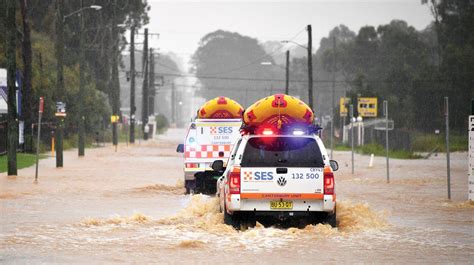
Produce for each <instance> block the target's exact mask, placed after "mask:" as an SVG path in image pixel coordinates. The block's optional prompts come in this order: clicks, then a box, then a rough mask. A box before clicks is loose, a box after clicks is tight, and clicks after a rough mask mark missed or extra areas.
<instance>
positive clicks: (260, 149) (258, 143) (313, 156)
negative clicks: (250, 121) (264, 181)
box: [241, 137, 324, 167]
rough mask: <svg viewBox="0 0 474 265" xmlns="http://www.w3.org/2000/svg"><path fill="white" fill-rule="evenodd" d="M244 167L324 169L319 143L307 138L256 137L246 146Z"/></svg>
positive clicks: (242, 164)
mask: <svg viewBox="0 0 474 265" xmlns="http://www.w3.org/2000/svg"><path fill="white" fill-rule="evenodd" d="M241 166H242V167H323V166H324V161H323V157H322V155H321V150H320V149H319V146H318V143H317V142H316V140H315V139H313V138H306V137H254V138H250V139H249V141H248V143H247V145H246V146H245V150H244V154H243V157H242V162H241Z"/></svg>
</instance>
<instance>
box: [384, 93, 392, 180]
mask: <svg viewBox="0 0 474 265" xmlns="http://www.w3.org/2000/svg"><path fill="white" fill-rule="evenodd" d="M383 113H384V116H385V152H386V154H385V155H386V157H387V183H390V167H389V157H388V131H389V127H388V101H387V100H384V101H383Z"/></svg>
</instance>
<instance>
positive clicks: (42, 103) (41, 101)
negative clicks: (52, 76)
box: [35, 97, 44, 183]
mask: <svg viewBox="0 0 474 265" xmlns="http://www.w3.org/2000/svg"><path fill="white" fill-rule="evenodd" d="M43 110H44V99H43V97H40V99H39V109H38V138H37V139H36V171H35V183H37V182H38V160H39V146H40V134H41V117H42V116H43Z"/></svg>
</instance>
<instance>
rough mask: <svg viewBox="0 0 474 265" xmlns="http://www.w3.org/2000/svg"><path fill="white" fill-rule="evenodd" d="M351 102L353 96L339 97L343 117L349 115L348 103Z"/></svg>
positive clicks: (340, 113)
mask: <svg viewBox="0 0 474 265" xmlns="http://www.w3.org/2000/svg"><path fill="white" fill-rule="evenodd" d="M350 102H351V98H340V99H339V115H340V116H341V117H347V112H348V111H347V105H349V103H350Z"/></svg>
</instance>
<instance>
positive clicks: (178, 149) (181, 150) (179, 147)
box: [176, 144, 184, 153]
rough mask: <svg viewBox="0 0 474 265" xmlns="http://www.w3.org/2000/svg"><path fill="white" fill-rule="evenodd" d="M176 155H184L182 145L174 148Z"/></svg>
mask: <svg viewBox="0 0 474 265" xmlns="http://www.w3.org/2000/svg"><path fill="white" fill-rule="evenodd" d="M176 153H184V144H178V146H177V147H176Z"/></svg>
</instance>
